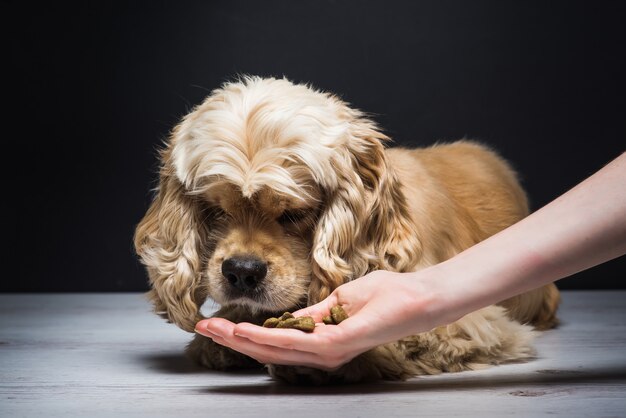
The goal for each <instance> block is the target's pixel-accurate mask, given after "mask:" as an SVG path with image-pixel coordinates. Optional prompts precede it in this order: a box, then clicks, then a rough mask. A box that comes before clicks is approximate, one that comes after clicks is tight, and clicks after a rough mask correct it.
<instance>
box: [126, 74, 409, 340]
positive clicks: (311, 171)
mask: <svg viewBox="0 0 626 418" xmlns="http://www.w3.org/2000/svg"><path fill="white" fill-rule="evenodd" d="M386 140H387V138H386V137H385V135H383V134H382V133H380V132H379V131H378V130H377V128H376V126H375V125H374V124H373V123H372V122H371V121H369V120H368V119H366V118H365V117H364V115H363V114H362V113H361V112H359V111H357V110H354V109H351V108H349V107H348V106H347V105H346V103H344V102H343V101H341V100H340V99H338V98H337V97H335V96H332V95H330V94H327V93H322V92H319V91H316V90H313V89H312V88H310V87H308V86H304V85H297V84H293V83H291V82H289V81H288V80H285V79H273V78H270V79H261V78H256V77H247V78H243V79H242V80H241V81H238V82H234V83H227V84H225V85H224V86H222V88H220V89H218V90H215V91H213V92H212V94H211V95H210V96H209V97H208V98H207V99H206V100H205V101H204V103H202V104H201V105H199V106H197V107H196V108H195V109H194V110H193V111H192V112H191V113H190V114H188V115H187V116H186V117H185V118H184V119H183V120H182V122H181V123H180V124H179V125H178V126H177V127H176V128H175V129H174V131H173V133H172V136H171V139H170V141H169V143H168V144H167V147H166V149H164V150H163V152H162V154H161V158H162V168H161V172H160V185H159V189H158V195H157V196H156V198H155V200H154V202H153V203H152V205H151V207H150V208H149V210H148V212H147V214H146V215H145V217H144V218H143V220H142V221H141V223H140V224H139V226H138V227H137V231H136V234H135V246H136V250H137V253H138V254H139V255H140V256H141V258H142V261H143V262H144V264H146V266H147V269H148V272H149V276H150V280H151V283H152V287H153V289H152V290H151V298H152V300H153V302H154V304H155V308H156V310H157V312H159V313H161V314H163V315H164V316H166V317H167V318H168V319H169V320H171V321H172V322H174V323H176V324H177V325H178V326H180V327H181V328H183V329H185V330H188V331H192V330H193V328H194V325H195V323H196V321H198V320H199V319H201V317H200V312H199V310H200V306H201V305H202V303H203V302H204V300H205V299H206V297H207V296H210V297H211V298H213V299H214V300H215V301H217V302H218V303H220V304H222V305H229V304H238V305H244V306H247V307H248V308H250V309H251V310H264V311H275V312H276V311H281V310H287V309H290V308H293V307H294V306H298V305H300V304H304V303H314V302H316V301H318V300H321V299H322V298H324V297H326V296H327V295H328V294H329V293H330V292H331V291H332V290H333V289H334V288H335V287H337V286H338V285H340V284H342V283H344V282H345V281H348V280H351V279H352V278H356V277H359V276H361V275H363V274H365V273H366V272H367V271H370V270H374V269H390V270H395V271H407V270H410V269H411V268H412V267H413V265H414V263H415V262H416V260H418V259H419V255H418V253H419V252H420V251H421V250H420V243H419V241H418V240H417V238H416V237H415V234H414V231H415V228H414V227H413V226H412V225H411V223H412V221H411V219H410V217H409V214H408V211H407V208H406V202H405V199H404V196H403V194H402V191H401V189H400V184H399V183H398V181H397V179H396V178H395V175H394V174H393V172H392V170H389V169H388V161H387V160H386V157H385V153H384V146H383V142H385V141H386ZM234 256H250V257H254V259H258V260H262V261H263V262H264V263H266V265H267V275H266V276H265V278H264V279H263V281H262V282H261V283H260V284H259V286H258V287H257V288H255V289H254V290H251V291H250V292H243V293H242V292H240V291H238V290H237V289H233V287H232V286H231V284H230V283H229V282H228V280H226V278H225V277H224V275H223V274H222V269H221V268H222V263H223V262H224V260H226V259H228V258H230V257H234Z"/></svg>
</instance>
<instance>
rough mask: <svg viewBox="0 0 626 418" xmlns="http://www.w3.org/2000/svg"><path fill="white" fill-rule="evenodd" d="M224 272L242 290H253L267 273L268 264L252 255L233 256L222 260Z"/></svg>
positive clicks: (227, 278)
mask: <svg viewBox="0 0 626 418" xmlns="http://www.w3.org/2000/svg"><path fill="white" fill-rule="evenodd" d="M222 274H223V275H224V277H226V280H228V283H230V284H231V285H232V286H234V287H236V288H237V289H239V290H241V291H247V290H252V289H254V288H255V287H257V285H258V284H259V282H260V281H261V280H263V279H264V278H265V275H266V274H267V264H266V263H264V262H263V261H261V260H258V259H256V258H252V257H232V258H227V259H226V260H224V261H223V262H222Z"/></svg>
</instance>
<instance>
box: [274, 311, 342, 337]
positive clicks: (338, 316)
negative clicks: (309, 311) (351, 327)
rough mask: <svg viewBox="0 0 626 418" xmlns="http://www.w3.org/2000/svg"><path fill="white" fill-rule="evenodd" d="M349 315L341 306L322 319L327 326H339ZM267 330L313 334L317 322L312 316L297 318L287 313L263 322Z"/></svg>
mask: <svg viewBox="0 0 626 418" xmlns="http://www.w3.org/2000/svg"><path fill="white" fill-rule="evenodd" d="M347 317H348V315H347V314H346V311H344V310H343V308H342V307H341V306H339V305H337V306H333V307H332V308H331V309H330V315H329V316H325V317H324V318H322V321H323V322H324V323H325V324H326V325H337V324H339V323H340V322H341V321H343V320H344V319H346V318H347ZM263 326H264V327H265V328H293V329H299V330H300V331H304V332H313V331H314V330H315V321H314V320H313V318H312V317H310V316H300V317H298V318H295V317H294V316H293V315H292V314H291V313H289V312H285V313H284V314H282V315H281V316H279V317H278V318H268V319H266V320H265V322H263Z"/></svg>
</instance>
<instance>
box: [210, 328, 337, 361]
mask: <svg viewBox="0 0 626 418" xmlns="http://www.w3.org/2000/svg"><path fill="white" fill-rule="evenodd" d="M292 331H294V330H292ZM212 339H213V341H214V342H215V343H217V344H220V345H223V346H226V347H229V348H231V349H233V350H236V351H238V352H240V353H242V354H245V355H247V356H249V357H252V358H253V359H255V360H256V361H258V362H259V363H264V364H280V365H288V366H293V365H299V366H307V367H315V368H318V369H323V370H330V369H331V368H330V367H328V366H326V364H325V361H324V359H323V358H322V357H320V356H318V355H317V354H315V353H308V352H301V351H298V350H291V349H287V348H280V347H275V346H269V345H264V344H258V343H255V342H254V341H251V340H248V339H247V338H244V337H240V336H237V335H229V336H227V337H220V336H217V335H215V336H214V337H213V338H212Z"/></svg>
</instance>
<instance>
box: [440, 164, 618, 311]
mask: <svg viewBox="0 0 626 418" xmlns="http://www.w3.org/2000/svg"><path fill="white" fill-rule="evenodd" d="M624 253H626V153H624V154H622V155H621V156H620V157H618V158H617V159H615V160H614V161H613V162H611V163H610V164H609V165H607V166H606V167H604V168H603V169H602V170H600V171H599V172H597V173H596V174H594V175H593V176H591V177H590V178H588V179H587V180H585V181H584V182H582V183H580V184H579V185H578V186H576V187H575V188H573V189H572V190H570V191H569V192H567V193H565V194H564V195H562V196H560V197H559V198H557V199H555V200H554V201H553V202H551V203H550V204H548V205H546V206H545V207H543V208H542V209H540V210H538V211H537V212H535V213H533V214H531V215H530V216H528V217H527V218H525V219H523V220H522V221H520V222H519V223H517V224H515V225H513V226H511V227H510V228H507V229H506V230H504V231H502V232H500V233H499V234H496V235H494V236H493V237H491V238H489V239H487V240H485V241H483V242H481V243H479V244H477V245H475V246H474V247H472V248H470V249H468V250H467V251H465V252H463V253H461V254H459V255H458V256H456V257H454V258H452V259H451V260H448V261H447V262H445V263H442V264H440V265H439V266H437V267H436V268H437V269H439V273H440V277H443V279H442V280H443V281H444V283H443V286H444V287H445V288H446V289H447V290H446V291H447V292H449V293H450V300H449V302H450V304H454V306H455V307H456V309H455V313H456V316H459V315H463V314H465V313H468V312H470V311H473V310H475V309H478V308H480V307H483V306H486V305H489V304H493V303H496V302H499V301H501V300H504V299H506V298H508V297H511V296H514V295H516V294H519V293H522V292H525V291H528V290H531V289H534V288H536V287H539V286H541V285H544V284H546V283H549V282H552V281H556V280H559V279H561V278H564V277H567V276H570V275H572V274H574V273H576V272H578V271H581V270H584V269H587V268H590V267H593V266H595V265H597V264H600V263H602V262H605V261H607V260H610V259H613V258H616V257H619V256H620V255H622V254H624ZM459 274H462V275H463V277H459ZM457 310H458V311H457Z"/></svg>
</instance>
